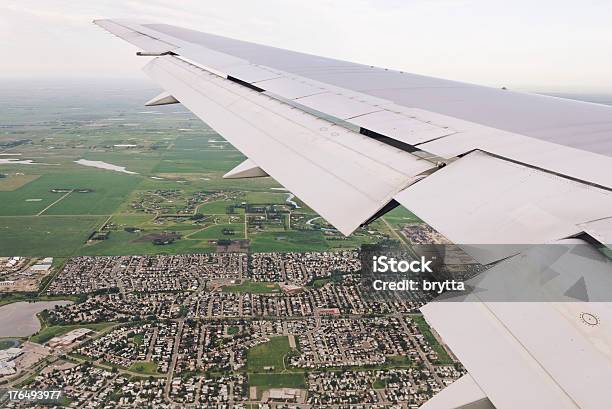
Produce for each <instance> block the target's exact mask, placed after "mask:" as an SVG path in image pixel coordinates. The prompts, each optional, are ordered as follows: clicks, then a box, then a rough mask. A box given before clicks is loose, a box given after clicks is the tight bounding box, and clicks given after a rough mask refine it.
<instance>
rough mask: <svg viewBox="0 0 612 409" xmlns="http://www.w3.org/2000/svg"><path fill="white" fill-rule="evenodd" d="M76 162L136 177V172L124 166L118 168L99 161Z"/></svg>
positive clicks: (83, 160)
mask: <svg viewBox="0 0 612 409" xmlns="http://www.w3.org/2000/svg"><path fill="white" fill-rule="evenodd" d="M75 162H76V163H78V164H79V165H83V166H91V167H93V168H99V169H106V170H114V171H115V172H122V173H129V174H130V175H136V172H130V171H129V170H127V169H126V168H125V167H124V166H117V165H113V164H111V163H106V162H102V161H99V160H87V159H79V160H75Z"/></svg>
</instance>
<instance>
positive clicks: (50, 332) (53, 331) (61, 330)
mask: <svg viewBox="0 0 612 409" xmlns="http://www.w3.org/2000/svg"><path fill="white" fill-rule="evenodd" d="M115 324H116V323H115V322H101V323H98V324H83V325H52V326H49V327H44V328H42V329H41V330H40V331H38V332H37V333H36V334H34V335H32V336H31V337H30V341H31V342H36V343H37V344H44V343H45V342H47V341H49V340H50V339H51V338H53V337H57V336H59V335H63V334H66V333H67V332H70V331H72V330H73V329H77V328H89V329H91V330H94V331H101V330H103V329H105V328H108V327H110V326H112V325H115Z"/></svg>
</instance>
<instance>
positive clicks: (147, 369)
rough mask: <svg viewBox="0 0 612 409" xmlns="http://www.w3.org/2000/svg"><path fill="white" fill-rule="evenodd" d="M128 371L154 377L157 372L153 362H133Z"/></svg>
mask: <svg viewBox="0 0 612 409" xmlns="http://www.w3.org/2000/svg"><path fill="white" fill-rule="evenodd" d="M128 370H129V371H132V372H138V373H141V374H144V375H156V374H157V373H158V372H157V364H156V363H155V362H150V361H138V362H134V363H133V364H132V365H130V367H129V368H128Z"/></svg>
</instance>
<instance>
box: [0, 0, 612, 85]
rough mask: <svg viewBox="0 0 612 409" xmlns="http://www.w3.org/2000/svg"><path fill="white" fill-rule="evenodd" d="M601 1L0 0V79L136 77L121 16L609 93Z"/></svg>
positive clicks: (477, 78)
mask: <svg viewBox="0 0 612 409" xmlns="http://www.w3.org/2000/svg"><path fill="white" fill-rule="evenodd" d="M611 16H612V1H610V0H584V1H580V2H578V1H565V0H552V1H551V0H531V1H524V0H514V1H511V2H509V1H498V0H455V1H450V0H378V1H374V0H333V1H332V0H307V1H306V0H304V1H293V0H257V1H253V0H223V1H218V0H215V1H208V0H174V1H162V0H147V1H136V0H127V1H126V0H123V1H119V0H117V1H111V0H86V1H84V0H38V1H34V0H2V1H1V2H0V56H1V57H0V80H11V79H26V80H37V79H65V78H72V79H74V78H87V79H91V78H94V79H144V78H146V76H145V75H144V74H143V73H142V72H141V67H142V66H143V65H144V64H145V63H146V61H145V60H144V57H136V56H135V52H136V48H135V47H134V46H132V45H130V44H128V43H126V42H124V41H123V40H120V39H118V38H116V37H114V36H112V35H111V34H109V33H106V32H105V31H103V30H102V29H101V28H99V27H97V26H95V25H94V24H92V23H91V21H92V20H93V19H96V18H119V17H121V18H133V19H145V20H149V21H155V22H163V23H167V24H175V25H180V26H183V27H187V28H192V29H196V30H200V31H205V32H210V33H214V34H218V35H224V36H227V37H233V38H237V39H241V40H246V41H251V42H256V43H261V44H266V45H272V46H276V47H281V48H287V49H292V50H296V51H302V52H307V53H312V54H317V55H323V56H327V57H333V58H338V59H342V60H348V61H354V62H359V63H365V64H369V65H375V66H380V67H386V68H392V69H398V70H403V71H406V72H413V73H418V74H423V75H430V76H435V77H441V78H448V79H453V80H459V81H466V82H472V83H477V84H483V85H490V86H495V87H501V86H507V87H509V88H514V89H521V90H541V91H584V92H598V93H603V94H612V24H610V21H611Z"/></svg>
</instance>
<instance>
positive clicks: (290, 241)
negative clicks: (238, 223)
mask: <svg viewBox="0 0 612 409" xmlns="http://www.w3.org/2000/svg"><path fill="white" fill-rule="evenodd" d="M249 239H251V250H253V251H260V252H261V251H325V250H327V249H329V244H328V243H327V241H325V239H324V238H323V233H321V232H320V231H279V232H261V233H257V234H252V235H250V236H249Z"/></svg>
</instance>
